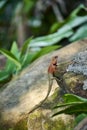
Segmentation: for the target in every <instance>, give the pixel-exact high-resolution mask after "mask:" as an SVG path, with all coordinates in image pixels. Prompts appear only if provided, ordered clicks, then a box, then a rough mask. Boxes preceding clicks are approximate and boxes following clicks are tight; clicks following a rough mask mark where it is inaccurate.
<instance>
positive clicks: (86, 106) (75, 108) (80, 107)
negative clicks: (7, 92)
mask: <svg viewBox="0 0 87 130" xmlns="http://www.w3.org/2000/svg"><path fill="white" fill-rule="evenodd" d="M63 113H65V114H81V113H87V102H86V103H80V104H79V103H77V104H75V105H72V106H70V107H67V108H65V109H63V110H60V111H58V112H55V113H54V114H53V115H52V117H53V116H56V115H58V114H63Z"/></svg>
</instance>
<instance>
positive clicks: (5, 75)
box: [0, 70, 11, 83]
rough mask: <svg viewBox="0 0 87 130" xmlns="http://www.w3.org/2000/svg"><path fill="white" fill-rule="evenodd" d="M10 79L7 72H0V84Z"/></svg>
mask: <svg viewBox="0 0 87 130" xmlns="http://www.w3.org/2000/svg"><path fill="white" fill-rule="evenodd" d="M10 77H11V74H10V73H8V71H7V70H2V71H0V83H2V82H6V81H7V79H9V78H10Z"/></svg>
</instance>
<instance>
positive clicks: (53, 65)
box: [48, 56, 58, 74]
mask: <svg viewBox="0 0 87 130" xmlns="http://www.w3.org/2000/svg"><path fill="white" fill-rule="evenodd" d="M57 59H58V56H54V57H53V58H52V60H51V63H50V65H49V67H48V73H51V74H53V73H54V72H55V71H56V67H57Z"/></svg>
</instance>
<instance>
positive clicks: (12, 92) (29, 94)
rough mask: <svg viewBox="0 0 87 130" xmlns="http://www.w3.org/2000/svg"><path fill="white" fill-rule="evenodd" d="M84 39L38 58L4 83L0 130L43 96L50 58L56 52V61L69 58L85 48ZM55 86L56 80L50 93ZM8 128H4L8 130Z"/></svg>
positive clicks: (17, 118)
mask: <svg viewBox="0 0 87 130" xmlns="http://www.w3.org/2000/svg"><path fill="white" fill-rule="evenodd" d="M86 42H87V40H82V41H78V42H76V43H72V44H70V45H68V46H66V47H64V48H62V49H60V50H58V51H55V52H53V53H49V54H48V55H45V56H43V57H41V58H39V59H38V60H37V61H35V62H34V63H33V64H32V65H30V66H29V67H27V68H26V69H25V70H23V71H22V72H21V73H20V74H19V75H18V76H16V78H14V79H13V80H12V81H11V82H10V83H9V84H8V85H7V86H5V87H3V88H2V89H0V127H1V128H3V130H5V126H6V125H7V126H8V127H7V128H8V129H9V128H10V127H11V126H14V125H15V124H17V123H18V122H19V121H20V120H21V119H23V118H24V117H25V115H26V114H27V113H28V112H29V111H30V110H31V109H32V108H33V107H34V106H35V105H36V104H38V103H39V102H40V101H42V100H43V99H44V97H45V95H46V93H47V88H48V79H47V67H48V65H49V62H50V59H51V58H52V57H53V56H55V55H58V56H59V61H58V63H59V64H60V63H61V62H66V61H67V60H71V59H73V57H74V56H75V55H76V54H77V53H78V52H80V51H82V50H83V49H84V48H86V47H87V43H86ZM57 87H58V85H57V83H56V82H54V85H53V89H52V91H51V95H52V94H53V92H54V90H55V88H57ZM7 128H6V130H8V129H7ZM16 130H17V129H16ZM18 130H20V129H18ZM38 130H39V129H38ZM41 130H42V129H41ZM47 130H48V129H47ZM52 130H53V129H52ZM54 130H55V129H54Z"/></svg>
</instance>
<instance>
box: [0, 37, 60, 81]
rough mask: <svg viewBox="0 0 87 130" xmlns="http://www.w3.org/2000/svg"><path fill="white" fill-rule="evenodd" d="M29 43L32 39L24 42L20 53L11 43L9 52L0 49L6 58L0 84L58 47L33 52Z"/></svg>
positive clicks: (14, 43) (14, 44) (0, 72)
mask: <svg viewBox="0 0 87 130" xmlns="http://www.w3.org/2000/svg"><path fill="white" fill-rule="evenodd" d="M30 42H32V38H29V39H28V40H27V41H25V42H24V44H23V46H22V48H21V50H20V51H19V49H18V46H17V43H16V42H13V44H12V47H11V50H10V51H8V50H5V49H3V48H0V52H1V53H2V54H3V55H4V56H6V57H7V62H6V65H5V68H4V70H1V71H0V82H5V81H6V80H8V78H11V76H12V75H13V74H17V73H18V72H19V71H21V70H22V69H23V68H24V67H26V66H27V65H29V64H30V63H31V62H33V61H34V60H35V59H37V58H38V57H40V56H42V55H44V54H46V53H49V52H50V51H52V50H55V49H58V48H59V47H60V46H47V47H45V48H42V49H41V50H39V51H37V52H33V51H31V48H30V46H29V44H30Z"/></svg>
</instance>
